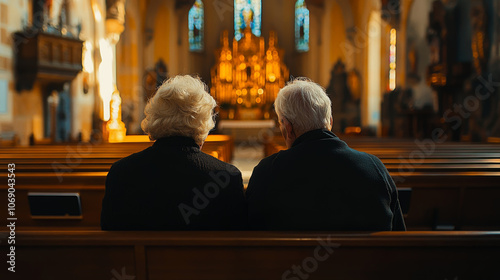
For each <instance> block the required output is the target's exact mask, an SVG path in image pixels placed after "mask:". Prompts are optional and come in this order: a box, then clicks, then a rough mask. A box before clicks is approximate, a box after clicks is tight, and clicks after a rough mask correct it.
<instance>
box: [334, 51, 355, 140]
mask: <svg viewBox="0 0 500 280" xmlns="http://www.w3.org/2000/svg"><path fill="white" fill-rule="evenodd" d="M359 84H360V78H359V76H358V75H357V72H356V71H351V72H350V73H349V75H348V73H347V71H346V69H345V65H344V63H342V61H341V60H340V59H339V60H338V61H337V62H336V63H335V65H334V66H333V69H332V71H331V77H330V83H329V85H328V87H327V88H326V93H327V94H328V96H329V97H330V99H331V100H332V109H333V116H334V117H335V124H334V130H335V131H338V132H344V130H345V129H346V128H347V127H359V126H360V125H361V123H360V107H359V106H360V95H361V88H360V87H359ZM351 90H352V91H351Z"/></svg>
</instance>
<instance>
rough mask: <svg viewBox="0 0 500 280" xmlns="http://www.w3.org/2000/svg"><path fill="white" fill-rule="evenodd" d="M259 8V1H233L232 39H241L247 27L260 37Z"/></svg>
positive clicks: (260, 10)
mask: <svg viewBox="0 0 500 280" xmlns="http://www.w3.org/2000/svg"><path fill="white" fill-rule="evenodd" d="M261 6H262V4H261V0H234V38H236V40H237V41H239V40H240V39H241V37H243V31H244V30H245V28H246V27H247V26H248V27H250V29H252V33H253V34H254V35H255V36H259V37H260V28H261V12H262V9H261Z"/></svg>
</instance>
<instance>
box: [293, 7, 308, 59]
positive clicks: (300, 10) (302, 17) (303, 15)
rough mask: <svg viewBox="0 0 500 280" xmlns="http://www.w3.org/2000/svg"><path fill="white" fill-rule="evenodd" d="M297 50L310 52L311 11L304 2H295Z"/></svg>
mask: <svg viewBox="0 0 500 280" xmlns="http://www.w3.org/2000/svg"><path fill="white" fill-rule="evenodd" d="M295 48H296V49H297V51H299V52H307V51H308V50H309V10H308V9H307V7H306V3H305V1H304V0H297V2H295Z"/></svg>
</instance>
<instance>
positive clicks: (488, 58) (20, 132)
mask: <svg viewBox="0 0 500 280" xmlns="http://www.w3.org/2000/svg"><path fill="white" fill-rule="evenodd" d="M176 75H193V76H197V77H199V78H200V79H201V80H202V81H203V82H204V83H205V84H206V85H207V91H208V92H209V93H210V95H212V97H213V98H214V99H215V100H216V102H217V108H216V112H217V114H216V122H215V123H216V125H215V127H214V129H213V130H212V131H211V132H210V134H209V136H208V138H207V140H206V142H205V144H204V145H203V147H202V151H203V152H205V153H207V154H209V155H212V156H214V157H216V158H218V159H220V160H222V161H224V162H228V163H231V164H233V165H235V166H236V167H237V168H238V169H240V170H241V172H242V175H243V183H244V184H245V186H246V184H248V180H249V178H250V176H251V174H252V170H253V168H254V167H255V166H256V165H257V164H258V163H259V161H260V160H262V159H263V158H265V157H267V156H270V155H272V154H274V153H276V152H279V151H280V150H285V149H286V145H285V142H284V139H283V137H282V135H281V132H280V129H279V124H278V121H277V115H276V113H275V109H274V101H275V99H276V97H277V94H278V92H279V91H280V89H281V88H283V87H284V86H285V85H286V84H287V83H288V82H290V81H292V80H294V79H295V78H298V77H307V78H309V79H311V80H312V81H314V82H316V83H318V84H319V85H320V86H322V87H323V88H324V89H325V92H326V93H327V95H328V97H329V98H330V100H331V102H332V114H333V120H334V122H333V128H332V131H333V132H334V133H335V134H336V135H337V136H339V137H340V138H341V139H343V140H344V141H346V143H347V144H348V145H349V146H351V147H352V148H354V149H356V150H359V151H363V152H367V153H371V154H374V155H376V156H377V157H378V158H380V160H381V161H382V163H383V164H384V165H385V166H386V168H387V170H388V171H389V173H390V175H391V176H392V178H393V180H394V182H395V183H396V185H397V188H398V194H399V199H400V202H401V207H402V210H403V214H404V218H405V223H406V226H407V230H408V231H407V232H406V233H384V232H381V233H363V234H359V233H357V234H355V235H350V234H349V233H342V234H339V233H331V232H330V233H325V232H321V233H315V232H308V233H280V232H267V233H266V232H256V233H255V232H253V233H252V232H239V233H227V232H226V233H224V232H214V233H209V234H203V233H194V232H192V233H185V232H184V233H182V232H168V233H161V232H124V233H120V232H103V231H100V225H99V219H100V213H101V209H100V207H101V201H102V198H103V196H104V190H105V188H104V185H105V181H106V175H107V173H108V171H109V169H110V167H111V165H112V164H113V163H114V162H116V161H117V160H119V159H121V158H123V157H126V156H128V155H130V154H132V153H135V152H138V151H141V150H143V149H145V148H146V147H148V146H151V145H152V141H150V140H149V138H148V136H147V135H146V134H145V133H144V132H143V130H142V129H141V121H142V120H143V119H144V118H145V114H144V109H145V107H146V104H147V103H148V100H149V99H150V98H151V97H152V96H154V94H155V92H156V90H157V89H158V87H159V86H161V85H162V83H163V82H164V81H165V80H166V79H168V78H170V77H174V76H176ZM499 87H500V1H497V0H418V1H417V0H263V1H262V0H0V162H1V165H2V169H1V170H0V177H1V178H4V179H3V181H4V183H2V185H0V198H1V200H2V201H3V202H2V203H1V206H0V212H1V215H0V217H1V220H3V222H4V223H7V225H9V223H14V224H15V229H13V228H9V227H6V228H3V229H1V230H0V251H1V254H2V255H3V256H6V255H7V263H8V262H9V261H11V262H12V261H14V264H15V263H16V262H17V264H18V267H17V268H18V270H19V271H18V272H16V273H17V276H16V277H19V276H20V278H12V279H66V278H68V277H67V276H68V275H72V276H74V275H76V274H75V273H73V272H72V271H73V269H74V270H76V271H83V272H81V273H78V275H79V276H75V277H74V278H75V279H89V278H90V279H92V278H105V279H134V278H135V279H165V278H177V279H221V278H224V279H236V278H238V279H256V278H264V279H270V278H273V279H275V278H277V277H282V278H281V279H299V278H298V277H295V278H294V276H293V275H296V276H297V274H292V272H291V271H292V270H290V273H289V274H287V272H288V269H290V267H292V266H293V265H294V264H301V265H302V267H303V268H304V269H305V271H306V272H307V273H308V274H307V275H305V274H298V275H299V277H300V279H307V277H308V276H311V279H327V278H328V279H331V278H332V277H334V276H335V277H336V276H339V277H341V278H342V277H344V278H347V279H380V278H381V277H382V276H381V275H384V276H383V277H384V278H385V277H388V278H390V279H392V278H394V279H401V278H403V279H462V278H463V279H499V278H500V274H499V272H498V271H496V270H494V267H495V266H496V265H495V262H498V254H499V253H500V233H499V230H500V207H499V205H500V93H499ZM14 178H15V180H14ZM8 179H9V181H8ZM11 179H12V180H14V181H10V180H11ZM14 182H15V184H14ZM145 183H147V180H145ZM13 193H15V195H13ZM14 198H15V199H14ZM8 199H9V200H8ZM10 199H14V200H12V201H11V200H10ZM12 209H15V212H12V214H10V213H11V212H10V211H11V210H12ZM13 211H14V210H13ZM8 213H9V215H10V217H9V215H7V214H8ZM14 213H15V214H14ZM12 236H14V237H13V239H12V238H11V237H12ZM16 238H17V243H13V244H16V245H15V246H14V251H15V252H16V254H17V255H15V257H13V256H12V255H9V252H10V253H12V252H13V249H12V247H11V242H10V241H11V240H16ZM325 242H326V243H325ZM325 244H328V245H325ZM332 244H333V245H332ZM335 244H336V245H335ZM318 246H323V247H321V248H328V249H327V250H326V252H327V253H329V254H328V255H327V257H325V258H322V257H319V256H316V255H315V254H313V251H314V252H316V251H315V248H318ZM39 254H42V255H43V256H44V257H42V258H40V255H39ZM75 255H76V256H75ZM330 255H331V257H330ZM45 256H46V257H45ZM380 257H381V258H380ZM13 258H14V260H13ZM377 259H379V260H377ZM52 261H55V262H59V263H60V264H58V265H57V266H58V267H59V268H57V269H56V268H54V265H53V264H52V263H51V262H52ZM3 263H4V265H5V263H6V262H5V261H4V262H3ZM354 263H356V265H355V264H354ZM391 263H392V264H393V265H395V266H396V267H394V266H390V265H389V264H391ZM384 269H388V270H389V269H390V270H391V272H394V273H395V274H394V275H393V276H391V275H387V274H386V273H387V272H388V271H385V270H384ZM8 273H10V272H9V271H8V269H7V268H6V267H2V272H0V275H4V274H5V275H6V276H7V278H4V277H3V276H1V277H0V278H2V279H11V278H8V277H10V276H12V275H10V274H8ZM293 273H295V270H294V272H293ZM410 275H411V276H410ZM306 276H307V277H306ZM113 277H114V278H113ZM127 277H128V278H127ZM412 277H413V278H412Z"/></svg>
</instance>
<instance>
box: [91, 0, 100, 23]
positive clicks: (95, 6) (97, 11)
mask: <svg viewBox="0 0 500 280" xmlns="http://www.w3.org/2000/svg"><path fill="white" fill-rule="evenodd" d="M92 10H93V11H94V17H95V20H96V21H97V22H101V21H102V15H101V10H100V9H99V5H98V4H97V3H96V2H94V3H92Z"/></svg>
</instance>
